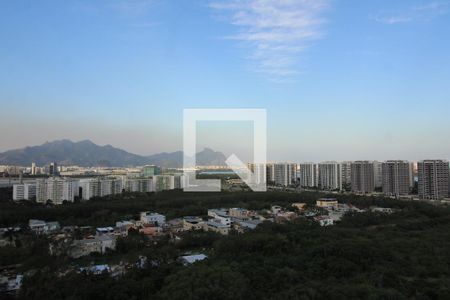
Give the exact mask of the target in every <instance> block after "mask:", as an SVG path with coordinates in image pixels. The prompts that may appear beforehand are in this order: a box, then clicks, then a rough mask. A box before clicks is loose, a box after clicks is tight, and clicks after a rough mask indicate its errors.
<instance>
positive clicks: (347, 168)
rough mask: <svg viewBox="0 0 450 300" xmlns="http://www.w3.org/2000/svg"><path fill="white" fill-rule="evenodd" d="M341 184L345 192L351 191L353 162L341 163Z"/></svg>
mask: <svg viewBox="0 0 450 300" xmlns="http://www.w3.org/2000/svg"><path fill="white" fill-rule="evenodd" d="M341 183H342V188H343V189H345V190H347V189H348V190H350V189H351V183H352V162H351V161H344V162H342V163H341Z"/></svg>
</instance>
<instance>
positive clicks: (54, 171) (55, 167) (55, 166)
mask: <svg viewBox="0 0 450 300" xmlns="http://www.w3.org/2000/svg"><path fill="white" fill-rule="evenodd" d="M48 173H49V174H50V175H52V176H58V175H59V170H58V163H56V162H52V163H51V164H50V166H49V169H48Z"/></svg>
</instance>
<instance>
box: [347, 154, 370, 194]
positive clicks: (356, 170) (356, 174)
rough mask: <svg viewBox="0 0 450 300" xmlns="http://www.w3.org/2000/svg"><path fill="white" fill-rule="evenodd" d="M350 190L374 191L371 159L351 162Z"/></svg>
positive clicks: (360, 191) (358, 191)
mask: <svg viewBox="0 0 450 300" xmlns="http://www.w3.org/2000/svg"><path fill="white" fill-rule="evenodd" d="M351 178H352V179H351V181H352V183H351V185H352V192H356V193H372V192H374V191H375V168H374V163H373V162H371V161H355V162H353V163H352V164H351Z"/></svg>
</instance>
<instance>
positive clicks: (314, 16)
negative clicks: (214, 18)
mask: <svg viewBox="0 0 450 300" xmlns="http://www.w3.org/2000/svg"><path fill="white" fill-rule="evenodd" d="M327 4H328V3H327V1H326V0H243V1H237V0H232V1H221V2H212V3H210V7H211V8H213V9H215V10H217V11H219V12H221V13H222V12H225V13H226V14H225V16H226V19H227V20H228V21H229V22H230V23H231V24H232V25H234V26H235V27H236V28H237V32H236V33H235V34H233V35H231V36H227V37H225V38H226V39H230V40H236V41H239V42H242V43H244V44H245V45H246V46H247V47H249V49H250V55H249V58H251V60H252V61H253V62H254V71H256V72H262V73H264V74H268V75H270V76H271V77H277V79H280V78H283V77H289V76H292V75H294V74H296V73H298V71H297V68H296V66H297V64H298V55H299V53H300V52H302V51H304V50H305V48H307V47H308V46H309V44H310V42H311V41H312V40H315V39H318V38H320V37H322V31H321V25H322V24H323V23H324V22H325V20H324V18H323V17H322V15H323V13H324V11H325V9H326V8H327V6H328V5H327Z"/></svg>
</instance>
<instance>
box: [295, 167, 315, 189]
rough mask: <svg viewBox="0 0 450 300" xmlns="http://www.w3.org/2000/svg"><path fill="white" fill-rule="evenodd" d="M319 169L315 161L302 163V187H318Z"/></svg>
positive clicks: (300, 177) (300, 175)
mask: <svg viewBox="0 0 450 300" xmlns="http://www.w3.org/2000/svg"><path fill="white" fill-rule="evenodd" d="M318 175H319V174H318V170H317V164H315V163H301V164H300V174H299V176H298V177H299V179H300V186H301V187H316V186H318Z"/></svg>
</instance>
